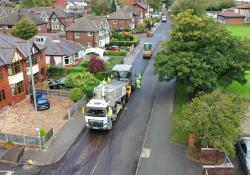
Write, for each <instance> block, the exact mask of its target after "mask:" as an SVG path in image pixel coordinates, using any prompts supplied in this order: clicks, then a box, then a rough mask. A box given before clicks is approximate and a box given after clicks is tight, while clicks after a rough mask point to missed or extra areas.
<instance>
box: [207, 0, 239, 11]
mask: <svg viewBox="0 0 250 175" xmlns="http://www.w3.org/2000/svg"><path fill="white" fill-rule="evenodd" d="M234 5H235V1H234V0H220V1H218V0H210V1H208V8H207V10H208V11H220V10H222V9H225V8H230V7H233V6H234Z"/></svg>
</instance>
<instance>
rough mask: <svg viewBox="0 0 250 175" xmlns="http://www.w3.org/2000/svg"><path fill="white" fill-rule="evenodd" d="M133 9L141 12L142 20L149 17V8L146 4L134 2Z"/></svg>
mask: <svg viewBox="0 0 250 175" xmlns="http://www.w3.org/2000/svg"><path fill="white" fill-rule="evenodd" d="M133 7H134V8H135V9H137V10H140V11H141V13H142V16H143V18H148V17H149V7H148V5H147V4H145V3H142V2H136V3H135V4H133Z"/></svg>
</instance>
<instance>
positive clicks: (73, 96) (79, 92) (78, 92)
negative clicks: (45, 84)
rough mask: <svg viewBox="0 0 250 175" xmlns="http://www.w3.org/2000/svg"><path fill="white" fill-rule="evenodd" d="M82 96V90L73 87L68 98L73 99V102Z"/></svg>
mask: <svg viewBox="0 0 250 175" xmlns="http://www.w3.org/2000/svg"><path fill="white" fill-rule="evenodd" d="M82 96H83V91H82V90H81V89H80V88H73V89H72V90H71V91H70V92H69V98H70V99H71V100H72V101H73V102H77V101H78V100H80V99H81V98H82Z"/></svg>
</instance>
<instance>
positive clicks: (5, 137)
mask: <svg viewBox="0 0 250 175" xmlns="http://www.w3.org/2000/svg"><path fill="white" fill-rule="evenodd" d="M52 136H53V128H51V129H50V130H49V131H48V132H47V133H46V135H45V136H44V138H42V144H46V143H47V142H48V141H49V139H50V138H51V137H52ZM0 141H3V142H13V143H16V144H21V145H26V146H33V147H38V146H39V137H38V136H20V135H14V134H7V133H0Z"/></svg>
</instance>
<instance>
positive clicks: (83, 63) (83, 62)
mask: <svg viewBox="0 0 250 175" xmlns="http://www.w3.org/2000/svg"><path fill="white" fill-rule="evenodd" d="M80 66H81V67H82V68H85V69H88V68H89V61H82V62H81V64H80Z"/></svg>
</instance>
